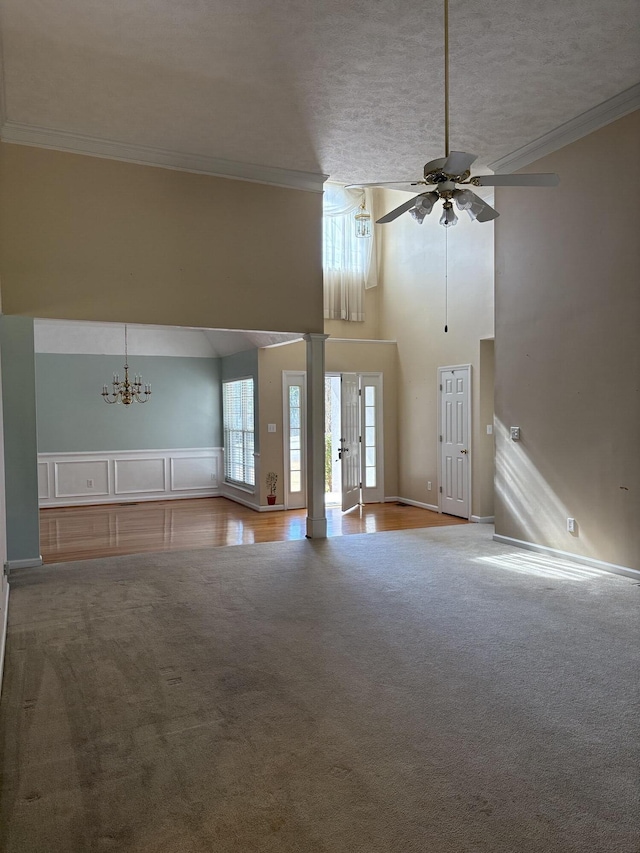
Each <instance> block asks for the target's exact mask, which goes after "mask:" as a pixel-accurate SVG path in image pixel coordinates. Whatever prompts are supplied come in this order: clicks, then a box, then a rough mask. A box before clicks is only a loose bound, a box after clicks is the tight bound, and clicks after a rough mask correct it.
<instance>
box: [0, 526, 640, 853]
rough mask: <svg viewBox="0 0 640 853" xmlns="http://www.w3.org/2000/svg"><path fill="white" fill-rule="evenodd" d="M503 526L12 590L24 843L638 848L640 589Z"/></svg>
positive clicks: (110, 571)
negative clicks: (548, 553)
mask: <svg viewBox="0 0 640 853" xmlns="http://www.w3.org/2000/svg"><path fill="white" fill-rule="evenodd" d="M490 535H491V530H490V528H489V527H487V526H484V525H468V526H462V527H447V528H439V529H430V530H412V531H399V532H392V533H380V534H375V535H355V536H346V537H342V538H340V539H329V540H325V541H322V542H318V541H316V542H308V541H302V542H285V543H272V544H266V545H248V546H239V547H236V548H218V549H212V550H209V551H195V552H184V553H179V554H175V553H166V554H141V555H137V556H133V557H117V558H112V559H105V560H94V561H89V562H84V563H68V564H59V565H55V566H47V567H43V568H41V569H35V570H33V569H32V570H28V571H24V572H23V573H22V574H19V575H18V576H14V578H13V581H12V591H11V606H10V632H9V641H8V657H7V664H6V670H5V684H4V690H3V696H2V703H1V706H0V736H1V741H2V750H3V753H2V757H1V765H0V766H1V769H2V803H1V807H0V808H1V811H0V826H1V829H0V832H1V836H0V839H1V842H0V849H1V850H2V851H3V853H94V851H96V853H97V851H132V853H210V851H211V853H427V852H428V853H588V851H593V853H638V851H640V817H639V815H640V810H639V808H638V803H639V796H640V784H639V768H640V745H639V734H640V709H639V702H638V700H639V688H638V673H639V659H638V636H639V631H638V629H639V627H640V620H639V618H638V609H639V605H640V586H638V585H637V584H634V582H633V580H631V579H630V578H623V577H617V576H614V575H609V574H604V573H599V572H597V571H594V570H590V569H586V568H582V567H580V566H576V565H571V564H564V565H563V564H559V563H555V562H554V561H549V560H547V559H545V558H544V557H541V556H539V555H534V554H531V553H528V552H526V551H519V550H516V549H512V548H508V547H505V546H502V545H498V544H496V543H494V542H493V541H492V540H491V538H490Z"/></svg>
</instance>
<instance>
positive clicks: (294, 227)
mask: <svg viewBox="0 0 640 853" xmlns="http://www.w3.org/2000/svg"><path fill="white" fill-rule="evenodd" d="M0 186H1V188H2V191H1V195H0V259H1V260H0V275H1V277H2V291H3V295H2V296H3V298H2V301H3V310H4V312H5V313H7V314H24V315H28V316H34V317H54V318H61V319H71V320H106V321H119V322H122V321H125V320H128V321H130V322H134V323H149V324H162V325H165V324H166V325H181V326H204V327H210V328H230V329H265V330H280V331H298V332H322V330H323V320H322V270H321V219H322V195H321V194H320V193H312V192H306V191H302V190H294V189H282V188H278V187H270V186H264V185H261V184H254V183H248V182H246V181H234V180H229V179H225V178H214V177H209V176H204V175H195V174H189V173H187V172H180V171H173V170H170V169H161V168H155V167H152V166H139V165H134V164H131V163H121V162H117V161H114V160H103V159H99V158H96V157H87V156H82V155H78V154H68V153H62V152H59V151H49V150H46V149H40V148H31V147H27V146H21V145H11V144H7V143H2V144H0Z"/></svg>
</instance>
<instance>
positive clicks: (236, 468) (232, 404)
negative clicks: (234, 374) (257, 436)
mask: <svg viewBox="0 0 640 853" xmlns="http://www.w3.org/2000/svg"><path fill="white" fill-rule="evenodd" d="M222 418H223V425H224V478H225V480H228V481H229V482H230V483H238V484H239V485H242V486H254V485H255V482H256V473H255V462H254V458H253V448H254V443H253V436H254V429H255V427H254V415H253V379H236V380H234V381H232V382H224V383H223V384H222Z"/></svg>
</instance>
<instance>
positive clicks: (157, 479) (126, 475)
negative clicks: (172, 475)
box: [113, 456, 167, 495]
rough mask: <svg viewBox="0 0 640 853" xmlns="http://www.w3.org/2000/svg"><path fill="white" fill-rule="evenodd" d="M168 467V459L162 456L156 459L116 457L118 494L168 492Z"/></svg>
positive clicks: (116, 486)
mask: <svg viewBox="0 0 640 853" xmlns="http://www.w3.org/2000/svg"><path fill="white" fill-rule="evenodd" d="M166 467H167V463H166V460H165V459H164V457H162V456H160V457H157V458H155V459H114V462H113V468H114V475H115V477H114V491H115V493H116V495H139V494H141V493H144V492H166V490H167V477H166Z"/></svg>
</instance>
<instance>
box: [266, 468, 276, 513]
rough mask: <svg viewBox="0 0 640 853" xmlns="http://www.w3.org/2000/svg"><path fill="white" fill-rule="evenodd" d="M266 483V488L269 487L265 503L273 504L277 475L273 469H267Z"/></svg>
mask: <svg viewBox="0 0 640 853" xmlns="http://www.w3.org/2000/svg"><path fill="white" fill-rule="evenodd" d="M266 483H267V488H268V489H269V494H268V495H267V503H268V504H269V506H273V505H274V504H275V502H276V486H277V485H278V475H277V474H276V472H275V471H269V473H268V474H267V477H266Z"/></svg>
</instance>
